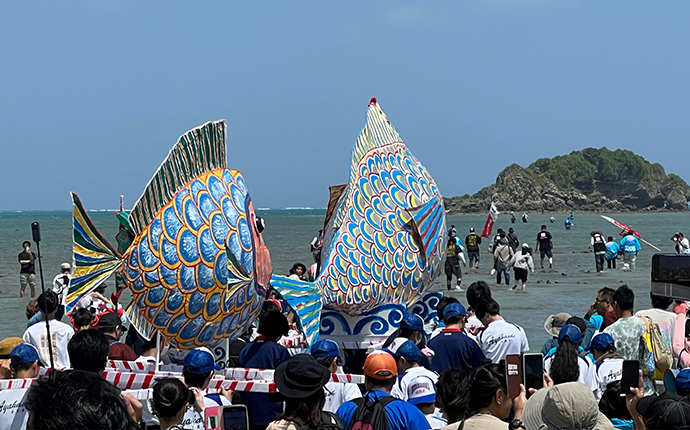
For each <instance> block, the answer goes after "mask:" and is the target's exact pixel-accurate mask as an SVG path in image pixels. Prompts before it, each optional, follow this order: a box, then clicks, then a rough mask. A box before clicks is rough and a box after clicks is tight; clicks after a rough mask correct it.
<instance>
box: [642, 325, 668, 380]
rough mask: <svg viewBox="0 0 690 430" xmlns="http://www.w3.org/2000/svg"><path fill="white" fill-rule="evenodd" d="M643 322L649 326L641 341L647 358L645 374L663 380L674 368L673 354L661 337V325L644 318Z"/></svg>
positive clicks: (644, 355) (644, 367)
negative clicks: (665, 373) (668, 371)
mask: <svg viewBox="0 0 690 430" xmlns="http://www.w3.org/2000/svg"><path fill="white" fill-rule="evenodd" d="M642 320H643V321H644V323H645V325H647V332H646V333H645V334H643V335H642V338H641V339H640V349H641V352H642V354H643V357H644V358H645V366H643V369H642V370H643V374H644V375H646V376H649V377H650V378H651V379H656V380H663V379H664V372H665V371H666V369H670V368H672V367H673V353H672V352H671V348H669V346H668V345H667V344H666V342H664V339H663V338H662V337H661V331H660V330H659V325H658V324H656V323H655V322H653V321H652V320H651V319H650V318H649V317H642ZM650 355H651V357H650ZM650 358H651V360H650ZM652 363H653V365H651V366H650V364H652Z"/></svg>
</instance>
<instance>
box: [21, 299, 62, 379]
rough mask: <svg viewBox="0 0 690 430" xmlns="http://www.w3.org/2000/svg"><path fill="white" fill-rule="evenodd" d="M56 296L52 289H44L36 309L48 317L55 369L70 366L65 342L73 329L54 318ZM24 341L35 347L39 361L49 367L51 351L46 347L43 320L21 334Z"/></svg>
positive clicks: (46, 336)
mask: <svg viewBox="0 0 690 430" xmlns="http://www.w3.org/2000/svg"><path fill="white" fill-rule="evenodd" d="M58 303H59V302H58V296H57V294H55V293H54V292H53V291H46V292H45V293H43V294H41V295H40V296H38V309H40V311H41V312H42V313H43V315H46V316H47V318H48V324H49V325H50V340H51V342H52V345H51V346H52V349H53V350H52V355H53V362H54V364H55V368H56V369H64V368H66V367H70V361H69V354H68V352H67V344H68V343H69V341H70V339H72V336H74V329H73V328H72V327H71V326H69V325H67V324H65V323H62V322H60V321H57V320H55V313H56V312H57V308H58ZM22 338H23V339H24V342H25V343H28V344H31V345H33V346H35V347H36V349H37V350H38V352H39V357H40V359H41V363H42V364H43V366H44V367H50V355H51V351H50V349H49V348H48V335H47V334H46V324H45V321H41V322H40V323H38V324H34V325H32V326H31V327H29V328H28V329H26V331H25V332H24V336H22Z"/></svg>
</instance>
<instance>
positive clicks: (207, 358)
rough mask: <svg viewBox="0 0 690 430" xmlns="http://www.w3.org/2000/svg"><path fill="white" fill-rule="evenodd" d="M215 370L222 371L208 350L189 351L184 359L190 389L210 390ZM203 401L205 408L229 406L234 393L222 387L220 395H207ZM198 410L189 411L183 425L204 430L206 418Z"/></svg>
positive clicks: (185, 375) (184, 369)
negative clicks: (209, 386) (209, 385)
mask: <svg viewBox="0 0 690 430" xmlns="http://www.w3.org/2000/svg"><path fill="white" fill-rule="evenodd" d="M215 370H220V366H218V365H217V364H216V359H215V357H214V356H213V353H212V352H211V351H210V350H209V349H208V348H195V349H193V350H191V351H189V354H187V355H186V356H185V358H184V365H183V367H182V375H183V376H184V383H185V385H187V387H189V388H190V389H192V388H196V389H197V390H199V391H203V390H205V389H206V388H208V384H209V382H211V378H212V377H213V373H214V371H215ZM203 401H204V405H205V407H212V406H228V405H230V404H231V402H232V392H231V391H228V390H226V389H225V388H223V387H221V388H220V394H206V395H204V396H203ZM198 409H199V408H196V409H195V410H191V409H190V410H188V411H187V412H186V413H185V416H184V421H183V423H184V425H185V426H189V427H194V428H195V429H199V430H203V429H204V417H203V416H202V415H201V413H200V412H199V411H198Z"/></svg>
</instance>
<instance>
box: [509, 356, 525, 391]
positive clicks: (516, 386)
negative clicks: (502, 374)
mask: <svg viewBox="0 0 690 430" xmlns="http://www.w3.org/2000/svg"><path fill="white" fill-rule="evenodd" d="M521 367H522V358H521V357H520V355H519V354H508V355H506V383H507V384H508V397H510V398H511V399H513V398H515V397H517V396H518V395H519V394H520V384H522V369H521Z"/></svg>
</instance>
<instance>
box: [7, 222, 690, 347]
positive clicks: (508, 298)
mask: <svg viewBox="0 0 690 430" xmlns="http://www.w3.org/2000/svg"><path fill="white" fill-rule="evenodd" d="M257 212H258V214H259V215H260V216H262V217H264V218H265V220H266V230H265V231H264V233H263V236H264V239H265V241H266V244H267V246H268V248H269V250H270V252H271V259H272V261H273V270H274V273H278V274H287V272H288V270H289V269H290V267H291V266H292V264H293V263H295V262H298V261H299V262H302V263H304V264H307V265H309V264H311V262H312V259H311V253H310V252H309V243H310V242H311V240H312V238H313V237H314V235H315V234H316V233H317V232H318V230H319V229H321V228H322V226H323V221H324V220H323V218H324V215H325V211H324V210H299V209H295V210H259V211H257ZM89 215H90V216H91V217H92V219H93V221H94V223H95V224H96V226H97V227H98V228H99V229H100V230H101V232H102V233H103V234H104V235H105V236H106V237H107V238H109V239H111V238H112V242H113V243H114V242H115V241H114V237H115V234H116V233H117V228H118V224H117V220H116V219H115V216H114V215H113V214H112V212H111V211H100V212H90V213H89ZM551 215H554V216H555V217H556V222H555V223H554V224H551V223H549V221H548V218H549V217H550V216H551ZM565 218H566V214H545V215H541V214H531V215H530V218H529V223H522V222H521V221H520V220H518V222H517V223H515V224H511V223H510V220H509V216H506V215H505V214H503V215H501V216H500V217H499V219H498V222H497V223H496V225H495V226H494V229H497V228H499V227H500V228H503V229H504V230H506V231H508V228H509V227H513V228H514V229H515V232H516V233H517V235H518V237H519V239H520V242H521V243H522V242H527V243H529V244H530V246H532V247H533V248H534V246H535V242H536V235H537V233H538V231H539V229H540V226H541V224H546V225H548V229H549V231H551V234H552V235H553V241H554V271H553V272H552V273H549V272H544V271H541V270H540V269H539V257H538V256H536V259H535V263H536V266H537V270H536V273H535V275H534V276H530V279H529V281H528V284H527V291H526V292H514V291H511V290H510V289H509V287H506V286H505V285H501V286H496V285H495V282H496V281H495V278H493V277H491V276H489V271H490V269H491V265H492V263H491V262H492V259H491V256H490V254H489V253H488V252H487V246H488V239H486V243H483V244H482V254H481V262H480V268H479V269H478V270H474V269H472V270H468V269H467V268H464V267H463V272H464V276H463V286H464V287H467V286H468V285H469V284H470V283H471V282H473V281H476V280H485V281H487V282H488V283H489V285H491V286H492V291H493V295H494V297H495V298H496V300H497V301H498V302H499V303H500V305H501V309H502V314H503V316H504V317H505V318H506V319H507V320H508V321H510V322H514V323H516V324H519V325H521V326H522V327H523V328H524V329H525V331H526V332H527V336H528V338H529V341H530V345H531V348H532V350H533V351H538V350H539V349H541V345H542V343H543V342H544V341H545V340H547V339H548V338H549V335H548V334H547V333H546V332H545V331H544V329H543V325H544V321H545V320H546V318H547V317H548V316H549V315H551V314H555V313H558V312H569V313H570V314H572V315H583V314H584V313H585V312H586V311H587V308H588V306H589V305H590V304H591V303H592V302H593V301H594V297H595V296H596V292H597V290H598V289H599V288H601V287H604V286H608V287H611V288H617V287H618V286H620V285H621V284H623V283H627V284H628V285H630V286H631V287H632V288H633V290H634V291H635V294H636V309H645V308H648V307H649V306H650V305H649V289H650V266H651V256H652V255H653V254H654V253H655V252H657V251H655V250H654V249H652V248H650V247H648V246H646V245H643V248H642V251H641V252H640V254H639V255H638V258H637V268H636V270H635V271H633V272H623V271H622V270H620V269H618V270H615V271H613V270H611V271H606V272H604V273H601V274H597V273H595V272H596V271H595V269H594V256H593V254H591V253H590V252H588V246H589V239H590V236H589V233H590V231H592V230H595V229H596V230H601V231H602V232H603V233H604V235H605V236H614V237H615V238H617V239H619V236H618V233H619V230H618V229H617V228H616V227H615V226H613V225H611V224H609V223H608V222H606V221H605V220H603V219H602V218H601V217H600V216H599V215H593V214H576V215H575V220H574V223H575V225H574V227H573V229H572V230H570V231H566V230H565V228H564V227H563V221H564V220H565ZM614 218H616V219H618V220H619V221H621V222H623V223H626V224H628V225H630V226H632V227H634V228H635V229H636V230H638V231H639V232H640V233H641V234H642V236H643V237H644V238H645V239H647V240H648V241H650V242H651V243H653V244H655V245H657V246H658V247H660V248H661V249H662V252H674V251H673V246H672V245H673V244H672V242H671V241H670V237H671V235H672V234H673V233H674V232H675V231H684V230H685V231H687V230H688V229H687V228H686V227H687V226H688V225H689V224H690V213H687V212H684V213H644V214H642V213H640V214H620V215H614ZM485 219H486V216H484V215H457V216H448V217H447V218H446V223H447V225H448V226H450V225H451V224H454V225H455V226H456V228H457V229H458V235H459V236H462V237H463V238H464V236H465V235H466V234H467V233H468V230H469V228H470V227H474V228H475V229H476V230H477V231H481V229H482V226H483V225H484V221H485ZM33 221H38V222H39V223H40V225H41V233H42V241H41V243H40V246H41V255H42V263H43V274H44V281H45V282H46V285H47V286H49V285H50V284H51V282H52V279H53V277H54V276H55V275H56V274H57V273H58V272H59V267H60V264H61V263H63V262H71V261H72V255H71V249H72V248H71V247H72V227H71V213H70V212H0V339H2V338H4V337H7V336H21V335H22V333H23V332H24V330H25V327H26V318H25V315H24V312H25V308H26V303H27V302H28V299H20V298H19V275H18V273H19V263H18V262H17V255H18V254H19V252H21V243H22V241H24V240H31V222H33ZM32 250H33V251H34V252H35V251H36V248H35V246H34V245H32ZM619 263H621V264H620V265H619V267H621V266H622V262H621V261H619ZM547 267H548V265H547ZM37 276H38V275H37ZM39 282H40V281H39ZM108 285H109V290H110V289H112V288H113V287H114V281H112V280H111V281H108ZM433 288H435V289H445V278H442V279H438V280H437V281H436V282H435V284H434V286H433ZM38 293H40V284H39V288H38ZM462 297H463V298H462V300H461V301H462V302H463V303H465V304H466V302H465V300H464V294H462Z"/></svg>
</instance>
